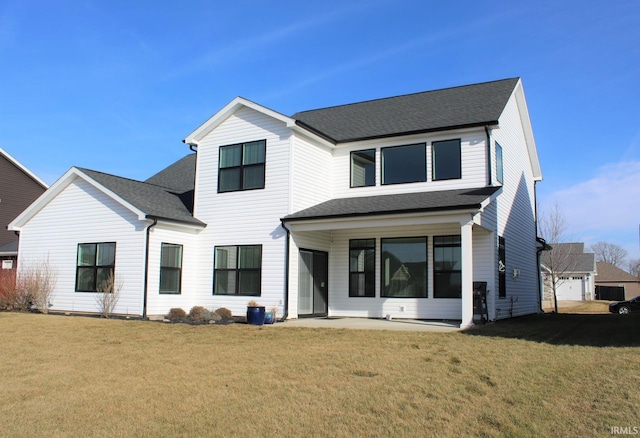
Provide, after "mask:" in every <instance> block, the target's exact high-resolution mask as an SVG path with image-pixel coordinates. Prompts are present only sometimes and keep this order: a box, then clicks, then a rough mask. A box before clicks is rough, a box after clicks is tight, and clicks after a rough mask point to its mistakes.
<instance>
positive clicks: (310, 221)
mask: <svg viewBox="0 0 640 438" xmlns="http://www.w3.org/2000/svg"><path fill="white" fill-rule="evenodd" d="M184 142H185V143H186V144H187V145H189V147H190V149H191V150H192V151H194V152H195V153H191V154H189V155H187V156H185V157H184V158H183V159H182V160H180V161H178V162H177V163H175V164H173V165H172V166H170V167H168V168H167V169H165V170H163V171H161V172H159V173H158V174H156V175H154V176H152V177H151V178H149V179H148V180H146V181H144V182H142V181H133V180H129V179H126V178H121V177H117V176H113V175H108V174H104V173H100V172H96V171H91V170H87V169H81V168H75V167H74V168H71V169H70V170H69V171H68V172H67V173H66V174H65V175H63V176H62V177H61V178H60V179H59V180H58V181H57V182H56V183H55V184H54V185H53V186H51V187H50V188H49V189H48V190H47V191H46V192H45V193H44V194H43V195H42V196H41V197H40V198H39V199H38V200H36V201H35V202H34V203H33V204H32V205H31V206H30V207H29V208H27V210H25V211H24V212H23V213H22V214H21V215H20V216H19V217H18V218H16V219H15V220H14V221H13V222H12V223H11V224H10V226H9V227H10V229H12V230H15V231H19V233H20V248H21V260H20V263H19V265H24V266H26V265H28V264H29V262H30V261H36V260H42V259H47V260H48V261H49V263H50V264H51V265H53V267H54V268H55V269H56V271H57V274H58V275H57V283H56V288H55V291H54V294H53V296H52V299H51V310H54V311H56V310H57V311H67V312H97V307H96V306H97V305H96V300H95V292H96V290H98V288H99V284H100V282H101V281H104V279H105V278H106V277H107V276H108V274H109V273H110V272H114V273H115V277H116V279H117V281H118V282H119V283H120V284H121V286H122V290H121V294H120V299H119V302H118V304H117V307H116V310H115V311H116V313H120V314H128V315H139V316H155V315H163V314H166V313H167V312H168V311H169V309H170V308H172V307H182V308H184V309H185V310H187V311H188V310H189V308H190V307H191V306H194V305H201V306H205V307H209V308H217V307H227V308H229V309H231V310H232V312H233V313H234V314H237V315H241V314H244V312H245V311H246V305H247V302H248V301H249V300H252V299H254V300H256V301H258V302H259V303H260V304H262V305H265V306H267V307H268V308H271V307H277V309H278V317H279V318H299V317H304V316H354V317H378V318H379V317H392V318H416V319H447V320H459V321H460V324H461V326H462V327H466V326H469V325H471V324H472V323H473V318H474V305H473V303H474V299H473V293H474V291H473V289H474V283H475V282H483V283H484V284H486V290H487V308H488V314H489V319H500V318H505V317H509V316H516V315H524V314H529V313H535V312H538V311H539V309H540V298H539V297H540V289H539V268H538V266H539V264H538V259H537V249H538V247H537V241H536V225H535V223H536V218H535V183H536V182H537V181H540V180H541V179H542V175H541V171H540V165H539V161H538V155H537V151H536V145H535V142H534V138H533V133H532V129H531V123H530V120H529V113H528V110H527V104H526V101H525V96H524V92H523V88H522V83H521V81H520V79H518V78H514V79H506V80H499V81H494V82H488V83H481V84H475V85H467V86H462V87H455V88H448V89H442V90H435V91H428V92H423V93H416V94H410V95H404V96H397V97H390V98H385V99H379V100H372V101H367V102H359V103H353V104H348V105H343V106H336V107H331V108H323V109H317V110H311V111H303V112H299V113H297V114H294V115H293V116H285V115H283V114H280V113H278V112H276V111H273V110H271V109H269V108H265V107H263V106H261V105H259V104H256V103H254V102H251V101H249V100H246V99H243V98H236V99H234V100H233V101H232V102H230V103H229V104H228V105H226V106H225V107H224V108H222V109H221V110H220V111H218V112H217V113H216V114H215V115H213V116H212V117H211V118H210V119H209V120H207V121H206V122H205V123H203V124H202V125H201V126H200V127H198V128H197V129H196V130H195V131H193V132H192V133H191V134H189V135H188V136H187V137H186V138H185V140H184ZM476 284H477V283H476Z"/></svg>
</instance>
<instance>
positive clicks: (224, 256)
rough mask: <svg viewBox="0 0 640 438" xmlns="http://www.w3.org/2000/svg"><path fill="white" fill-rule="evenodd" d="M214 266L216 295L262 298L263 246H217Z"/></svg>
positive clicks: (214, 289) (214, 292)
mask: <svg viewBox="0 0 640 438" xmlns="http://www.w3.org/2000/svg"><path fill="white" fill-rule="evenodd" d="M213 264H214V274H213V294H214V295H246V296H260V294H261V277H262V245H241V246H217V247H216V248H215V249H214V261H213Z"/></svg>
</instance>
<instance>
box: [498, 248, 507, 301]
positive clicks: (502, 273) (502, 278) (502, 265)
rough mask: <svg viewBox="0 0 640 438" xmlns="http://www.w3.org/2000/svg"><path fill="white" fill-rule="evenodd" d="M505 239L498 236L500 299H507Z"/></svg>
mask: <svg viewBox="0 0 640 438" xmlns="http://www.w3.org/2000/svg"><path fill="white" fill-rule="evenodd" d="M505 256H506V251H505V244H504V237H502V236H498V298H506V297H507V261H506V257H505Z"/></svg>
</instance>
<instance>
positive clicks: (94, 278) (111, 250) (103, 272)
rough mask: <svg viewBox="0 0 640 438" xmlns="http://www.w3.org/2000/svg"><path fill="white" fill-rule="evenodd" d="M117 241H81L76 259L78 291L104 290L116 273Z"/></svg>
mask: <svg viewBox="0 0 640 438" xmlns="http://www.w3.org/2000/svg"><path fill="white" fill-rule="evenodd" d="M115 265H116V243H115V242H104V243H80V244H78V256H77V261H76V292H98V291H99V290H101V289H102V290H104V288H105V287H106V286H107V284H108V282H109V277H110V276H112V275H114V271H115Z"/></svg>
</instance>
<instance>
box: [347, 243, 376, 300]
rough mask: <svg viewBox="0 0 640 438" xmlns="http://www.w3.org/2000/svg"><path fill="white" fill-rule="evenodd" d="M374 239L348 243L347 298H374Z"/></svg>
mask: <svg viewBox="0 0 640 438" xmlns="http://www.w3.org/2000/svg"><path fill="white" fill-rule="evenodd" d="M375 276H376V239H353V240H350V241H349V296H350V297H375V296H376V289H375V287H376V285H375V282H376V277H375Z"/></svg>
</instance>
